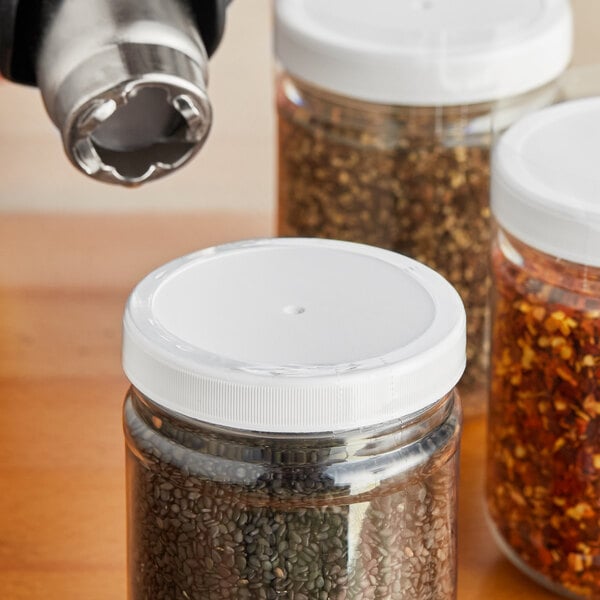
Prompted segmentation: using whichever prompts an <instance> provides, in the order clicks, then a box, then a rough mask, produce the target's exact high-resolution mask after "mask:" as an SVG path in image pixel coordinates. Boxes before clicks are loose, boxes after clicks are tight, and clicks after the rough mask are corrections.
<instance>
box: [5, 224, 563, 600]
mask: <svg viewBox="0 0 600 600" xmlns="http://www.w3.org/2000/svg"><path fill="white" fill-rule="evenodd" d="M269 232H270V223H268V222H267V221H266V220H265V219H262V218H261V217H260V216H252V215H231V216H228V215H189V216H187V217H183V216H173V217H171V216H169V217H166V216H159V215H156V216H153V215H144V216H143V217H140V216H139V215H136V216H133V215H131V216H126V215H125V216H124V215H119V216H112V217H111V216H98V217H97V218H96V217H83V216H77V217H74V216H70V217H66V216H65V217H61V216H53V217H50V216H43V215H41V216H34V215H27V216H25V215H5V216H3V217H2V219H0V240H2V242H1V244H0V599H1V600H38V599H39V600H71V599H72V600H81V599H85V600H113V599H114V600H117V599H120V600H122V599H124V598H125V505H124V497H125V493H124V483H125V481H124V460H123V437H122V430H121V403H122V398H123V395H124V392H125V389H126V386H127V382H126V380H125V378H124V376H123V375H122V373H121V368H120V339H121V334H120V330H121V313H122V309H123V304H124V302H125V299H126V297H127V295H128V293H129V291H130V289H131V287H132V286H133V285H134V284H135V282H136V281H137V280H139V279H140V278H141V277H142V276H143V275H144V274H145V273H146V272H148V271H149V270H150V269H151V268H153V267H155V266H157V265H159V264H161V263H162V262H165V261H166V260H169V259H171V258H173V257H175V256H177V255H179V254H182V253H185V252H188V251H190V250H193V249H197V248H200V247H203V246H207V245H211V244H214V243H219V242H224V241H228V240H232V239H235V238H242V237H244V238H247V237H255V236H258V235H268V234H269ZM484 454H485V426H484V419H483V418H476V419H472V420H470V421H468V422H467V423H466V424H465V428H464V435H463V444H462V458H461V469H462V470H461V488H460V515H459V565H460V566H459V600H471V599H473V600H475V599H486V600H504V599H506V600H514V598H529V599H531V600H538V599H539V600H542V599H545V598H553V597H554V596H552V595H551V594H549V593H547V592H545V591H544V590H543V589H541V588H539V587H538V586H536V585H535V584H534V583H532V582H531V581H529V580H528V579H527V578H526V577H524V576H523V575H521V574H520V573H519V571H517V570H516V569H515V568H513V567H512V566H511V565H510V564H509V563H508V562H507V561H506V560H505V559H503V558H502V556H501V555H500V553H499V552H498V550H497V549H496V547H495V546H494V543H493V541H492V539H491V537H490V534H489V533H488V530H487V529H486V525H485V521H484V513H483V490H482V486H483V483H482V482H483V459H484Z"/></svg>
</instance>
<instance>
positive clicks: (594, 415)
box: [487, 239, 600, 598]
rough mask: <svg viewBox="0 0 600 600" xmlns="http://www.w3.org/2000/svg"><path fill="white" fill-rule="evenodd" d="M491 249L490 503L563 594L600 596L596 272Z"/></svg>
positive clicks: (599, 287) (507, 534)
mask: <svg viewBox="0 0 600 600" xmlns="http://www.w3.org/2000/svg"><path fill="white" fill-rule="evenodd" d="M510 243H512V244H513V247H514V249H515V250H516V251H517V253H518V254H520V255H521V257H522V258H523V261H522V263H521V264H519V265H517V264H515V263H513V262H510V261H509V260H508V259H507V258H506V257H505V256H504V255H503V254H502V252H501V251H500V249H498V248H496V249H494V253H493V270H494V276H495V286H496V290H495V302H494V315H493V320H492V322H493V340H492V382H491V397H490V410H489V427H488V432H489V434H488V469H487V473H488V480H487V499H488V505H489V511H490V515H491V517H492V519H493V521H494V523H495V526H496V527H497V529H498V531H499V533H500V534H501V535H502V536H503V537H504V539H505V540H506V541H507V543H508V544H510V546H511V547H512V549H513V550H514V551H515V553H516V554H517V556H519V557H520V559H521V560H522V561H523V563H524V564H526V565H527V566H528V567H529V568H532V569H534V570H535V571H537V572H538V573H540V574H541V575H543V576H544V577H546V578H547V579H549V580H550V581H552V582H554V583H555V584H557V586H559V587H560V588H563V589H566V590H569V591H570V592H572V593H574V594H576V595H579V596H582V597H592V598H600V269H590V268H587V269H586V268H585V267H579V266H577V265H573V264H572V263H566V262H564V261H562V262H561V261H555V260H554V259H552V258H551V257H547V256H544V255H542V254H541V253H538V252H535V251H532V250H531V249H528V248H527V247H526V246H524V245H523V244H520V243H519V242H517V241H515V240H512V239H510Z"/></svg>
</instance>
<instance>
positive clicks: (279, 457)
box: [126, 386, 460, 466]
mask: <svg viewBox="0 0 600 600" xmlns="http://www.w3.org/2000/svg"><path fill="white" fill-rule="evenodd" d="M128 399H129V400H130V401H131V403H132V406H133V409H134V410H135V412H136V414H137V415H138V416H139V418H140V419H141V420H142V421H143V422H144V424H145V425H146V427H147V428H148V429H150V430H153V431H154V432H155V433H156V434H159V435H162V436H165V437H167V438H169V439H170V440H173V441H174V442H177V443H178V444H180V445H181V446H183V447H185V448H188V449H191V450H196V451H199V452H202V453H204V454H209V455H213V456H217V457H226V458H229V459H233V460H239V461H243V462H245V463H257V464H277V465H281V464H282V463H283V464H285V465H288V466H294V465H297V466H300V465H306V464H319V465H323V464H328V463H329V464H333V463H336V462H349V461H353V460H364V459H367V458H369V457H375V456H380V455H382V454H386V453H389V452H393V451H396V450H398V449H401V448H404V447H409V446H411V445H412V444H415V443H418V442H420V441H422V440H423V439H424V438H426V437H427V436H428V435H429V434H431V433H432V432H434V431H435V430H437V429H439V428H440V427H441V426H442V425H443V424H445V423H446V422H448V421H449V420H450V419H451V418H452V417H453V416H454V417H456V419H457V423H458V422H459V421H460V407H459V403H458V400H457V397H456V393H455V392H454V391H451V392H450V393H448V394H447V395H446V396H444V397H443V398H442V399H440V400H439V401H438V402H436V403H435V404H434V405H433V406H431V407H429V408H427V409H426V410H424V411H421V412H419V413H416V414H413V415H409V416H408V417H407V418H405V419H399V420H397V421H395V422H393V423H386V424H381V425H372V426H368V427H361V428H357V429H353V430H346V431H340V432H323V433H309V434H306V433H298V434H289V433H285V434H280V433H272V432H253V431H245V430H241V429H233V428H230V427H223V426H219V425H214V424H210V423H205V422H202V421H199V420H196V419H193V418H190V417H186V416H184V415H180V414H174V413H173V412H171V411H168V410H166V409H164V408H162V407H161V406H159V405H158V404H156V403H155V402H152V401H151V400H150V399H149V398H147V397H145V396H144V395H143V394H142V393H141V392H140V391H139V390H137V389H136V388H135V387H133V386H132V387H131V389H130V391H129V396H128ZM126 421H127V419H126Z"/></svg>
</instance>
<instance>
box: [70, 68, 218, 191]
mask: <svg viewBox="0 0 600 600" xmlns="http://www.w3.org/2000/svg"><path fill="white" fill-rule="evenodd" d="M211 122H212V117H211V107H210V102H209V101H208V98H207V96H206V94H205V93H204V92H203V91H202V90H200V89H194V86H192V85H190V83H189V82H183V81H181V80H179V78H177V77H168V76H164V75H161V76H155V77H152V76H149V75H145V76H144V77H143V78H141V79H133V80H129V81H127V82H125V83H122V84H119V85H117V86H115V87H113V88H111V89H109V90H106V91H104V92H102V93H100V94H98V95H96V96H94V97H92V98H91V99H89V100H87V101H86V102H84V103H83V104H81V105H80V106H78V107H76V108H75V109H74V110H73V111H72V112H71V114H70V115H69V119H68V120H67V122H66V123H65V127H64V128H63V139H64V145H65V150H66V152H67V155H68V156H69V158H70V160H71V161H72V162H73V163H74V164H75V166H77V167H78V168H80V169H81V170H83V171H84V172H85V173H87V174H88V175H89V176H90V177H93V178H95V179H99V180H101V181H105V182H108V183H116V184H120V185H129V186H135V185H140V184H142V183H146V182H148V181H152V180H155V179H158V178H159V177H162V176H164V175H167V174H168V173H170V172H172V171H174V170H176V169H178V168H179V167H181V166H182V165H183V164H185V163H186V162H187V161H188V160H190V159H191V158H192V157H193V156H194V155H195V154H196V152H198V150H199V149H200V148H201V147H202V145H203V143H204V141H205V139H206V137H207V135H208V132H209V130H210V126H211Z"/></svg>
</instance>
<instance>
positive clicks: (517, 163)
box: [490, 98, 600, 267]
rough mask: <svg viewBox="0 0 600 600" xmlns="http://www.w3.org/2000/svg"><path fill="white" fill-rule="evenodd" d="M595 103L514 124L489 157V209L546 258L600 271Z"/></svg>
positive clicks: (599, 134)
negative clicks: (552, 257)
mask: <svg viewBox="0 0 600 600" xmlns="http://www.w3.org/2000/svg"><path fill="white" fill-rule="evenodd" d="M599 139H600V98H588V99H585V100H576V101H573V102H565V103H563V104H557V105H556V106H552V107H550V108H546V109H544V110H541V111H539V112H537V113H534V114H532V115H529V116H527V117H525V118H524V119H522V120H521V121H519V122H518V123H516V124H515V125H513V126H512V127H511V128H510V129H509V130H508V131H507V132H506V133H505V134H504V135H503V136H502V137H501V138H500V141H499V142H498V144H497V147H496V150H495V152H494V155H493V158H492V176H491V192H490V193H491V207H492V212H493V213H494V216H495V218H496V220H497V221H498V222H499V224H500V225H501V226H502V227H503V228H504V229H505V230H506V231H508V233H510V234H512V235H514V236H515V237H516V238H518V239H519V240H521V241H522V242H525V243H526V244H527V245H529V246H532V247H533V248H536V249H537V250H540V251H542V252H545V253H546V254H550V255H551V256H555V257H558V258H562V259H564V260H568V261H571V262H575V263H579V264H583V265H590V266H595V267H599V266H600V170H599V168H598V140H599Z"/></svg>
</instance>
